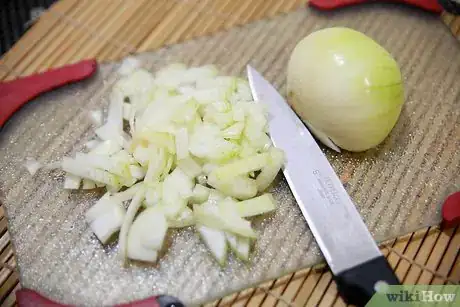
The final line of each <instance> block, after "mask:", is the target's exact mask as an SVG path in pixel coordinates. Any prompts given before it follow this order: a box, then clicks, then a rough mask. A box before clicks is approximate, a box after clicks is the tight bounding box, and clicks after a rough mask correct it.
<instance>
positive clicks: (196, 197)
mask: <svg viewBox="0 0 460 307" xmlns="http://www.w3.org/2000/svg"><path fill="white" fill-rule="evenodd" d="M209 193H210V189H209V188H207V187H205V186H204V185H201V184H197V185H195V187H194V188H193V193H192V197H190V200H189V201H190V203H192V204H201V203H204V202H205V201H207V200H208V197H209Z"/></svg>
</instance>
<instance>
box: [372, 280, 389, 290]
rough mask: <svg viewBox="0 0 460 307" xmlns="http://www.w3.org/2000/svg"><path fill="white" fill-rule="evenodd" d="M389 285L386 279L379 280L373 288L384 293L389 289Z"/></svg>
mask: <svg viewBox="0 0 460 307" xmlns="http://www.w3.org/2000/svg"><path fill="white" fill-rule="evenodd" d="M389 288H390V287H389V285H388V283H387V282H386V281H383V280H379V281H378V282H376V283H375V285H374V290H375V291H376V292H378V293H386V292H388V290H389Z"/></svg>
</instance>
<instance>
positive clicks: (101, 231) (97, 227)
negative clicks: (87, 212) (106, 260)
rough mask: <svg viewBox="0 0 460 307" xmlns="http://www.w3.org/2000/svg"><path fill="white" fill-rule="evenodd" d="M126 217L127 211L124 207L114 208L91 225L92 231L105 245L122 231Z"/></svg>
mask: <svg viewBox="0 0 460 307" xmlns="http://www.w3.org/2000/svg"><path fill="white" fill-rule="evenodd" d="M124 217H125V209H124V208H123V207H122V206H113V207H111V208H110V209H109V210H108V211H107V212H105V213H104V214H102V215H100V216H99V217H97V218H96V219H95V220H93V221H92V222H91V223H90V227H91V230H92V231H93V232H94V234H95V235H96V236H97V238H98V239H99V241H101V243H102V244H105V243H107V242H108V241H109V239H110V238H111V237H112V235H113V234H114V233H115V232H117V231H118V230H119V229H120V226H121V224H122V223H123V218H124Z"/></svg>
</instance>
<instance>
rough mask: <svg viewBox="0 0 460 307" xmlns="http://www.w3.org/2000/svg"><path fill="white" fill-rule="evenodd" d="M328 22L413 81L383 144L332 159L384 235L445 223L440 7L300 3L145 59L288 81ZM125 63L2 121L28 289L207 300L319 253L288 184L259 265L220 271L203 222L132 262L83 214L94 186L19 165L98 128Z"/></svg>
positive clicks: (450, 122) (452, 82)
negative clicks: (296, 53)
mask: <svg viewBox="0 0 460 307" xmlns="http://www.w3.org/2000/svg"><path fill="white" fill-rule="evenodd" d="M363 13H366V14H363ZM331 17H332V18H331ZM374 22H375V24H379V25H380V27H376V26H375V27H373V26H372V24H374ZM330 25H348V26H350V27H353V28H355V29H358V30H361V31H363V32H365V33H367V34H369V35H370V36H372V37H373V38H374V39H376V40H377V41H379V42H380V43H381V44H383V45H384V46H385V47H386V48H387V49H388V50H389V51H390V52H391V53H392V54H394V55H395V57H396V59H397V60H398V62H399V63H401V66H402V70H403V74H404V77H405V83H406V88H407V92H406V97H407V99H406V105H405V109H404V112H403V115H402V117H401V120H400V121H399V123H398V125H397V127H396V128H395V130H394V131H393V133H392V135H391V137H390V138H389V139H388V140H387V141H386V142H385V143H384V144H383V145H382V146H381V147H380V148H378V149H376V150H373V151H371V152H368V153H366V154H359V155H352V154H345V155H341V156H337V155H333V154H332V153H330V152H328V155H329V158H330V160H331V162H332V163H333V165H334V167H335V168H336V170H337V171H338V173H339V174H340V176H341V178H342V180H343V181H344V183H346V185H347V189H348V191H349V192H350V193H351V195H352V197H353V198H354V199H355V201H356V202H357V205H358V207H359V209H360V211H361V213H362V214H363V216H364V218H365V220H366V223H367V224H368V225H369V227H370V228H371V230H372V231H373V234H374V235H375V236H376V238H378V239H383V238H388V237H391V236H394V235H397V234H400V233H403V232H406V231H408V230H413V229H415V228H418V227H420V226H422V225H423V224H431V223H435V222H436V221H437V220H438V219H437V205H438V204H439V203H440V201H441V200H442V199H443V197H444V196H445V195H446V193H447V192H449V191H452V190H453V189H454V185H453V184H452V183H454V178H455V175H456V174H458V173H459V167H460V166H459V159H460V157H459V155H458V154H456V149H458V147H459V145H460V144H459V136H460V130H459V129H460V128H459V114H458V112H459V108H458V98H457V95H458V90H459V85H460V84H459V83H458V82H459V81H458V78H457V79H456V78H455V75H456V73H458V69H459V65H460V53H459V47H458V44H457V43H456V42H455V40H454V38H452V37H451V35H450V34H449V32H448V30H447V29H446V28H445V27H444V26H443V25H442V24H441V23H440V22H439V21H438V19H437V18H435V17H434V16H429V15H426V14H422V13H420V12H417V11H414V10H410V9H399V8H398V9H396V8H395V7H391V6H390V7H383V6H372V7H367V8H362V9H356V10H347V11H345V12H342V13H340V14H339V13H337V14H329V15H323V14H319V13H313V12H311V11H307V12H305V11H298V12H295V13H291V14H288V15H284V16H279V17H276V18H274V19H272V20H264V21H260V22H256V23H253V24H249V25H246V26H243V27H241V28H234V29H231V30H229V31H228V32H225V33H220V34H217V35H215V36H212V37H210V38H201V39H198V40H195V41H191V42H187V43H184V44H181V45H175V46H172V47H170V48H166V49H162V50H160V51H158V52H155V53H149V54H143V55H140V56H139V57H140V58H141V59H142V61H143V63H144V64H145V65H146V67H151V68H157V67H161V66H162V65H163V64H165V63H168V62H172V61H178V60H179V61H184V62H186V63H189V64H192V65H200V64H207V63H216V64H218V65H219V66H220V67H222V69H223V70H224V71H225V72H226V73H231V74H241V73H242V72H243V69H244V65H245V64H246V63H248V62H249V63H251V65H254V66H255V67H256V68H257V69H258V70H259V71H261V72H262V73H263V74H264V75H265V76H266V77H267V78H268V79H269V80H271V81H273V82H274V84H275V85H277V86H278V87H279V88H280V90H281V91H282V89H283V88H284V79H285V71H284V67H285V64H286V61H287V59H288V56H289V53H290V51H291V50H292V48H293V47H294V45H295V43H296V42H297V41H298V40H299V39H300V38H301V37H303V36H304V35H305V34H307V33H309V32H311V31H312V30H314V29H319V28H323V27H325V26H330ZM382 28H383V29H382ZM114 68H116V64H107V65H104V66H103V67H102V68H101V72H100V74H99V75H98V76H97V77H96V78H95V79H93V80H88V82H84V83H82V84H79V85H76V86H72V87H69V88H66V89H64V90H61V91H57V92H55V93H52V94H50V95H46V96H44V97H42V98H41V99H39V100H37V101H36V102H34V103H31V104H30V105H28V106H27V107H26V108H25V109H24V110H22V112H21V113H20V114H18V116H16V118H15V119H14V120H13V121H12V122H11V123H10V124H9V125H8V126H7V127H6V128H5V130H4V131H3V135H2V137H1V139H0V146H1V156H0V158H1V164H0V168H1V170H2V172H1V175H0V176H1V177H0V179H1V184H2V185H1V190H2V199H1V200H2V202H3V203H4V204H5V206H6V207H7V212H8V215H9V217H10V231H11V233H12V235H13V238H14V242H15V245H16V248H17V254H18V262H19V266H20V273H21V277H22V280H23V284H24V285H25V286H29V287H33V288H36V289H39V290H41V291H43V292H44V293H46V294H48V295H50V296H51V297H54V298H59V299H61V300H63V301H64V302H65V301H67V302H74V303H79V302H80V303H82V302H86V303H87V302H92V303H93V304H95V305H97V304H100V303H102V302H103V303H110V302H114V301H124V300H127V299H130V298H134V297H143V296H145V295H148V294H151V293H155V292H158V291H167V292H168V293H171V294H175V295H178V296H179V297H181V298H182V299H184V300H186V301H187V302H199V301H202V300H208V299H211V298H213V297H217V296H221V295H223V294H226V293H228V292H231V291H233V290H238V289H242V288H245V287H247V286H249V285H251V284H253V283H257V282H260V281H262V280H265V279H268V278H273V277H276V276H279V275H280V274H283V273H286V272H288V271H292V270H295V269H298V268H300V267H304V266H308V265H311V264H314V263H316V262H318V261H319V260H320V259H321V258H320V257H319V254H318V250H317V248H316V246H315V244H314V243H313V240H312V237H311V234H310V232H309V231H308V229H307V228H306V226H305V223H304V221H303V219H302V218H301V215H300V213H299V211H298V209H297V208H296V205H295V204H294V202H293V199H292V196H291V195H290V193H288V190H287V187H286V186H285V184H284V183H283V182H281V183H280V185H279V186H278V187H277V192H278V193H276V196H277V199H278V200H279V203H280V209H279V210H278V212H277V213H276V214H275V215H274V216H271V217H270V218H269V219H267V220H265V221H264V222H263V223H262V222H260V221H256V224H257V225H258V229H259V231H260V234H261V239H260V240H259V242H258V245H257V247H256V252H255V255H254V257H253V259H252V263H251V265H250V266H247V267H246V266H242V265H241V264H240V263H238V262H236V261H232V263H231V264H230V265H229V266H228V267H227V268H225V269H222V270H221V269H219V268H218V267H217V265H216V264H215V263H214V262H213V261H212V260H211V259H210V258H209V257H208V255H207V254H206V251H205V249H204V248H203V246H202V245H201V244H200V243H199V241H198V239H197V238H196V237H195V236H194V235H193V233H192V232H186V231H185V232H181V233H180V234H175V235H173V236H172V240H171V241H172V243H171V244H172V247H171V249H170V251H169V252H168V253H167V255H166V256H165V257H164V258H163V260H162V261H161V262H160V264H159V266H158V267H157V268H155V269H152V268H140V267H138V266H135V267H132V268H129V269H121V268H120V267H119V263H118V261H117V260H116V258H115V255H114V249H115V248H114V247H112V248H108V249H105V250H104V249H102V248H101V247H100V246H99V244H98V243H97V241H96V240H95V239H94V238H93V237H92V236H91V233H90V231H89V230H88V229H87V226H86V225H85V224H84V222H83V220H82V218H81V217H82V214H83V213H84V211H85V210H86V209H87V208H88V207H89V206H90V205H91V203H92V201H93V200H94V197H95V196H96V195H89V194H87V193H81V192H77V193H68V192H65V191H62V190H61V189H60V186H61V183H62V177H61V175H60V174H59V173H54V172H53V173H45V172H41V173H39V174H37V175H36V176H35V177H30V176H28V175H27V174H26V172H25V171H24V169H22V168H21V163H22V161H23V160H24V159H25V157H27V156H32V157H37V158H39V160H41V161H43V162H50V161H53V160H55V159H58V158H60V157H62V156H63V155H65V154H71V153H73V152H75V151H76V150H78V149H79V148H81V146H82V144H83V143H84V142H85V141H86V140H88V139H90V138H91V137H93V135H92V131H91V126H90V122H89V119H88V117H87V111H88V110H89V109H92V108H98V107H99V106H101V105H106V103H107V101H106V91H107V90H108V89H109V88H110V85H111V84H112V83H113V81H114V79H115V78H116V75H114V74H113V73H112V71H113V69H114ZM89 285H91V286H89ZM185 285H187V287H184V286H185ZM184 289H185V290H184Z"/></svg>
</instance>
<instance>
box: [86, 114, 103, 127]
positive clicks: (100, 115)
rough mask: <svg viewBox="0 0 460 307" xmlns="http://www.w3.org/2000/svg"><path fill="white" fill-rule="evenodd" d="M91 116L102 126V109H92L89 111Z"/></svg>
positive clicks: (96, 123)
mask: <svg viewBox="0 0 460 307" xmlns="http://www.w3.org/2000/svg"><path fill="white" fill-rule="evenodd" d="M89 118H90V119H91V121H92V122H93V124H94V125H96V126H100V125H101V124H102V111H101V110H92V111H89Z"/></svg>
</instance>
